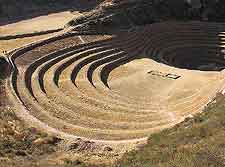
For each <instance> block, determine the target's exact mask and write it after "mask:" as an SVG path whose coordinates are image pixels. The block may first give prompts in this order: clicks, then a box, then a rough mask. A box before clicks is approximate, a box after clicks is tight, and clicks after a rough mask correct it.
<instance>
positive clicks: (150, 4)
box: [67, 0, 225, 33]
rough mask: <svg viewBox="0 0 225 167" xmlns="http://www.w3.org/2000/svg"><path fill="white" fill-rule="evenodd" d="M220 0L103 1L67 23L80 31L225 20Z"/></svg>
mask: <svg viewBox="0 0 225 167" xmlns="http://www.w3.org/2000/svg"><path fill="white" fill-rule="evenodd" d="M224 9H225V3H224V2H223V0H215V1H211V0H126V1H125V0H106V1H104V2H103V3H101V4H100V5H99V6H98V7H96V8H95V9H94V10H92V11H90V12H86V13H84V15H83V16H81V17H78V18H75V19H73V20H71V21H70V22H69V23H68V25H67V26H73V27H74V30H76V31H82V32H87V31H88V32H90V31H92V32H93V31H94V32H98V33H99V32H108V31H110V32H111V31H112V30H115V29H120V30H121V29H130V28H133V27H136V26H140V25H145V24H150V23H154V22H160V21H166V20H204V21H220V22H223V21H224V20H225V10H224Z"/></svg>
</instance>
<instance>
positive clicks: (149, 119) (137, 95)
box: [8, 22, 225, 143]
mask: <svg viewBox="0 0 225 167" xmlns="http://www.w3.org/2000/svg"><path fill="white" fill-rule="evenodd" d="M224 32H225V26H224V25H221V24H215V23H201V22H187V23H176V22H165V23H157V24H152V25H148V26H145V27H143V28H139V29H138V30H137V31H135V32H128V33H121V34H119V35H118V36H115V37H110V38H106V37H104V36H81V38H82V39H83V40H84V41H86V43H82V41H81V40H80V37H78V36H77V35H73V34H72V33H66V34H64V35H60V36H57V37H53V38H50V39H47V40H44V41H41V42H37V43H35V44H31V45H29V46H27V47H24V48H21V49H18V50H16V51H14V52H13V53H11V55H10V59H9V60H11V63H12V64H13V65H14V66H15V68H14V71H13V72H12V74H11V78H10V80H9V84H8V88H9V89H8V91H9V93H10V96H11V99H12V101H13V103H14V105H15V106H16V108H17V114H18V115H19V116H20V117H21V118H23V119H24V120H25V121H26V122H27V123H29V124H31V125H32V126H36V127H39V128H42V129H44V130H46V131H48V132H51V133H56V134H57V135H59V136H62V137H65V138H66V137H68V138H76V137H80V138H86V139H90V140H93V141H97V140H98V141H99V142H118V143H119V142H133V141H138V140H143V139H145V138H146V137H147V136H149V135H150V134H151V133H153V132H155V131H159V130H161V129H164V128H168V127H171V126H173V125H174V124H176V123H178V122H180V121H182V120H183V119H184V118H185V117H187V116H188V115H190V114H194V113H197V112H200V111H201V110H202V109H203V107H204V106H205V105H206V104H207V103H208V102H209V101H210V100H212V99H213V98H214V97H215V95H216V93H217V92H218V91H221V90H222V88H223V86H224V74H223V68H224V67H225V61H224V53H223V49H224V45H223V43H224V39H225V38H224V37H225V34H224ZM84 41H83V42H84ZM88 41H91V42H88Z"/></svg>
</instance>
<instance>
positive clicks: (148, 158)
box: [118, 95, 225, 167]
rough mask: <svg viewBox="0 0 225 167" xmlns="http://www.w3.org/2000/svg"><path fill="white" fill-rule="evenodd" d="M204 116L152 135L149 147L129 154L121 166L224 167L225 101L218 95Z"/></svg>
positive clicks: (146, 146)
mask: <svg viewBox="0 0 225 167" xmlns="http://www.w3.org/2000/svg"><path fill="white" fill-rule="evenodd" d="M216 101H217V102H216V103H213V104H210V105H209V106H208V108H207V109H205V111H204V112H203V113H201V114H198V115H196V116H195V117H193V118H189V119H186V120H185V121H184V122H183V123H181V124H178V125H177V126H175V127H174V128H172V129H168V130H164V131H162V132H160V133H158V134H154V135H152V136H150V138H149V140H148V144H147V145H145V146H144V147H141V148H140V149H139V150H138V151H133V152H130V153H127V154H126V155H125V156H124V157H123V158H122V160H121V161H120V162H119V163H118V164H119V165H118V166H121V167H150V166H152V167H171V166H173V167H201V166H204V167H224V166H225V110H224V109H225V99H224V97H223V96H221V95H219V96H218V97H217V100H216Z"/></svg>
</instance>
